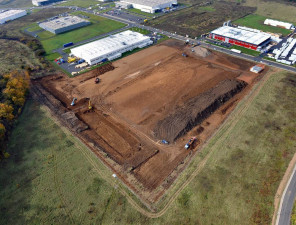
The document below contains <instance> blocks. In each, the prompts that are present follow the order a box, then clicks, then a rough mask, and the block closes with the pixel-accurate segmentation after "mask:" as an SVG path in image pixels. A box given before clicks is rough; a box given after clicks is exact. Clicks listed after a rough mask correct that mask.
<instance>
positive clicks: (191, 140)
mask: <svg viewBox="0 0 296 225" xmlns="http://www.w3.org/2000/svg"><path fill="white" fill-rule="evenodd" d="M195 141H196V137H192V138H190V140H189V141H188V142H187V144H186V145H185V146H184V148H185V149H189V148H190V147H191V146H192V145H193V144H194V142H195Z"/></svg>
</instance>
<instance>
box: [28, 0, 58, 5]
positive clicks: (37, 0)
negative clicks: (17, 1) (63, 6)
mask: <svg viewBox="0 0 296 225" xmlns="http://www.w3.org/2000/svg"><path fill="white" fill-rule="evenodd" d="M60 1H63V0H32V4H33V5H36V6H41V5H48V4H51V3H54V2H60Z"/></svg>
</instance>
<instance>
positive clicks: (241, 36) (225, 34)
mask: <svg viewBox="0 0 296 225" xmlns="http://www.w3.org/2000/svg"><path fill="white" fill-rule="evenodd" d="M209 36H210V38H213V39H217V40H220V41H223V42H227V43H230V44H234V45H239V46H243V47H245V48H250V49H253V50H259V49H260V48H261V47H263V46H265V45H267V44H268V43H269V42H270V41H271V35H269V34H267V33H264V32H260V31H259V30H255V29H251V28H247V27H230V26H223V27H219V28H217V29H216V30H213V31H212V32H211V33H210V35H209Z"/></svg>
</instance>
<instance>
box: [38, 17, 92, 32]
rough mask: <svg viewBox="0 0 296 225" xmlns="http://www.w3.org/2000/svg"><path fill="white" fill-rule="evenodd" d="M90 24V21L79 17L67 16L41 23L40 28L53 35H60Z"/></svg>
mask: <svg viewBox="0 0 296 225" xmlns="http://www.w3.org/2000/svg"><path fill="white" fill-rule="evenodd" d="M89 24H90V22H89V21H88V20H86V19H82V18H80V17H78V16H66V17H58V18H57V19H53V20H49V21H45V22H42V23H39V26H40V27H41V28H43V29H44V30H47V31H49V32H51V33H54V34H60V33H64V32H67V31H69V30H73V29H76V28H79V27H83V26H87V25H89Z"/></svg>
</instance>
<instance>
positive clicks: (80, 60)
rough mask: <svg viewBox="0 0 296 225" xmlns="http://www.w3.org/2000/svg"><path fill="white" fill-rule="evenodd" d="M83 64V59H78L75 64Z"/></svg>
mask: <svg viewBox="0 0 296 225" xmlns="http://www.w3.org/2000/svg"><path fill="white" fill-rule="evenodd" d="M84 62H85V60H84V59H79V60H78V62H77V63H78V64H81V63H84Z"/></svg>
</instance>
